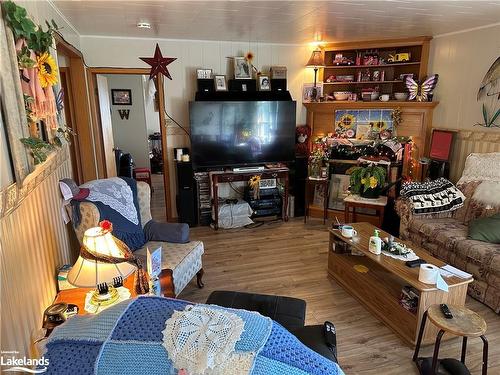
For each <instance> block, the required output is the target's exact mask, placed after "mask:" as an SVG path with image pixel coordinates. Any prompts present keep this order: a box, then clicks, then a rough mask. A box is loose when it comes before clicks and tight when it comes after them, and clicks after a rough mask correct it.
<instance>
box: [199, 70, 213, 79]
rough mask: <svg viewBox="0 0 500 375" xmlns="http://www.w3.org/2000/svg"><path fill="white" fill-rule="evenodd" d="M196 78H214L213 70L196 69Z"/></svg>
mask: <svg viewBox="0 0 500 375" xmlns="http://www.w3.org/2000/svg"><path fill="white" fill-rule="evenodd" d="M196 78H198V79H210V78H212V69H196Z"/></svg>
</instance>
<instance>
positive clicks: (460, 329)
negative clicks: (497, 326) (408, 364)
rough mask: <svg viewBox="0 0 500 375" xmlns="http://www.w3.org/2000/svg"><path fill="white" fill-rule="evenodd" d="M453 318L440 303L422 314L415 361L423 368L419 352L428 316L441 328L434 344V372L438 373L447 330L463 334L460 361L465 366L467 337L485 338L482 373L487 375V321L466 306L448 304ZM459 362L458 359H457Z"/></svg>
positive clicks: (459, 334)
mask: <svg viewBox="0 0 500 375" xmlns="http://www.w3.org/2000/svg"><path fill="white" fill-rule="evenodd" d="M448 308H449V309H450V311H451V313H452V315H453V318H452V319H446V318H445V317H444V315H443V313H442V312H441V308H440V306H439V305H432V306H430V307H429V308H428V309H427V311H426V312H425V313H424V315H423V316H422V323H421V324H420V331H419V334H418V340H417V346H416V347H415V353H414V354H413V361H414V362H415V363H416V364H417V367H418V368H419V370H420V371H422V370H421V366H420V364H419V358H418V353H419V351H420V344H421V342H422V336H423V333H424V330H425V323H426V320H427V318H428V319H429V321H430V322H431V323H432V324H434V325H435V326H436V327H437V328H439V332H438V334H437V336H436V343H435V345H434V355H433V357H432V374H435V373H436V369H437V367H438V356H439V346H440V345H441V338H442V337H443V334H444V333H445V332H447V333H450V334H452V335H456V336H462V337H463V339H462V355H461V359H460V361H461V362H462V365H463V366H464V367H465V355H466V351H467V338H468V337H480V338H481V340H483V369H482V375H486V374H487V372H488V340H486V337H485V336H484V333H485V332H486V322H485V321H484V319H483V318H482V317H481V316H480V315H479V314H477V313H475V312H474V311H472V310H469V309H467V308H466V307H460V306H453V305H448ZM457 362H458V361H457Z"/></svg>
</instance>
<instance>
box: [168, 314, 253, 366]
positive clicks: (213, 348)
mask: <svg viewBox="0 0 500 375" xmlns="http://www.w3.org/2000/svg"><path fill="white" fill-rule="evenodd" d="M244 325H245V323H244V322H243V319H241V318H240V317H239V316H238V315H236V314H233V313H230V312H228V311H224V310H218V309H211V308H209V307H206V306H194V307H193V306H191V305H189V306H187V307H186V309H185V310H184V311H175V312H174V313H173V315H172V316H171V317H170V318H169V319H168V320H167V321H166V325H165V329H164V330H163V346H164V347H165V349H166V350H167V352H168V355H169V358H170V359H171V361H172V362H173V364H174V366H175V368H177V369H185V370H186V371H187V373H188V374H190V375H194V374H204V373H211V374H217V373H220V374H222V373H224V371H223V368H224V367H226V366H227V364H228V363H232V364H233V366H235V365H236V367H239V365H241V366H242V367H245V368H247V366H248V365H250V367H251V361H250V362H249V361H248V358H244V357H246V356H245V355H243V356H240V355H235V354H234V350H235V345H236V342H237V341H238V340H239V339H240V337H241V334H242V333H243V331H244ZM240 360H241V362H242V363H240V364H237V363H238V362H240ZM235 362H236V363H235ZM248 368H249V367H248ZM218 369H220V370H221V371H218ZM207 370H208V371H207Z"/></svg>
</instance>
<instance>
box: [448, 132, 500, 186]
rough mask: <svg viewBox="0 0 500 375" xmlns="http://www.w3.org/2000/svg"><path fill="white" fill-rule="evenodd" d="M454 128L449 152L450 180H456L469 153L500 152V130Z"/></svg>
mask: <svg viewBox="0 0 500 375" xmlns="http://www.w3.org/2000/svg"><path fill="white" fill-rule="evenodd" d="M443 130H455V131H456V132H457V133H456V135H455V141H454V143H453V149H452V153H451V159H450V160H451V162H450V180H451V181H453V182H456V181H458V179H459V178H460V176H461V175H462V171H463V170H464V165H465V159H466V158H467V156H468V155H469V154H470V153H473V152H477V153H485V152H500V131H498V130H496V131H495V130H491V131H484V130H481V128H477V129H473V130H457V129H443Z"/></svg>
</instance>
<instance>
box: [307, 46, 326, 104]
mask: <svg viewBox="0 0 500 375" xmlns="http://www.w3.org/2000/svg"><path fill="white" fill-rule="evenodd" d="M306 66H307V67H308V68H314V86H313V90H312V100H313V101H316V100H317V99H316V95H317V94H318V90H317V89H316V76H317V74H318V68H321V67H324V66H325V60H324V59H323V53H322V52H321V50H320V49H319V48H317V49H315V50H314V51H313V52H312V55H311V58H310V59H309V61H308V62H307V65H306Z"/></svg>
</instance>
